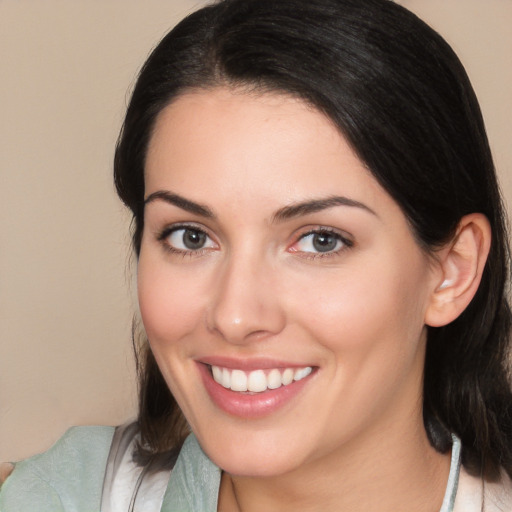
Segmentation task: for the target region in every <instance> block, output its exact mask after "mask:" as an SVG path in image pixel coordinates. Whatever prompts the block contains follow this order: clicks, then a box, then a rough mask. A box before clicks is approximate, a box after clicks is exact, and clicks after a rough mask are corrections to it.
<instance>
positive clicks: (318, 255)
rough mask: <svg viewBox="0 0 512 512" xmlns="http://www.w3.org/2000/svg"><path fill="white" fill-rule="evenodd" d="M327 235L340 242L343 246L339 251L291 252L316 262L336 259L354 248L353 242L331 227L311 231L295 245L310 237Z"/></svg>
mask: <svg viewBox="0 0 512 512" xmlns="http://www.w3.org/2000/svg"><path fill="white" fill-rule="evenodd" d="M325 234H327V235H331V236H334V237H335V239H336V241H337V242H340V243H341V244H342V246H341V247H340V248H339V249H336V250H332V251H326V252H308V251H296V250H291V252H296V253H297V255H299V256H300V257H301V258H306V259H311V260H315V259H323V258H335V257H337V256H340V255H341V254H342V253H343V252H345V251H346V250H347V249H350V248H351V247H353V246H354V242H353V241H352V240H350V239H348V238H347V237H345V236H343V235H342V234H341V233H339V232H338V231H337V230H335V229H333V228H329V227H318V228H315V229H311V230H309V231H307V232H305V233H303V234H301V235H300V237H299V238H298V239H297V241H296V242H294V243H293V245H297V244H298V243H299V242H300V241H301V240H305V239H306V238H307V237H308V236H311V235H325ZM293 245H292V247H293ZM289 250H290V249H289Z"/></svg>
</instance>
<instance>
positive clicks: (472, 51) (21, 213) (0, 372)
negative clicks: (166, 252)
mask: <svg viewBox="0 0 512 512" xmlns="http://www.w3.org/2000/svg"><path fill="white" fill-rule="evenodd" d="M199 3H200V1H199V0H197V1H194V0H145V1H144V2H142V1H138V2H136V1H135V0H102V1H100V0H88V1H86V0H80V1H79V0H76V1H73V2H70V1H65V0H0V112H1V123H0V461H1V460H15V459H19V458H22V457H26V456H28V455H30V454H32V453H35V452H38V451H41V450H44V449H46V448H47V447H48V446H49V445H50V444H51V443H52V442H53V441H54V440H56V439H57V438H58V437H59V436H60V435H61V434H62V433H63V431H64V430H65V429H66V428H67V427H68V426H71V425H74V424H94V423H100V424H117V423H120V422H122V421H124V420H126V419H128V418H130V417H132V416H133V415H134V413H135V402H136V401H135V395H134V389H135V385H134V380H133V361H132V356H131V341H130V319H131V311H132V305H131V302H132V301H131V298H130V297H131V294H132V292H131V291H130V282H131V277H130V271H129V269H128V266H127V262H128V254H129V246H128V236H127V226H128V222H127V216H126V215H125V214H124V213H123V208H122V207H121V205H120V204H119V202H118V200H117V198H116V197H115V193H114V191H113V186H112V179H111V160H112V152H113V147H114V142H115V139H116V136H117V132H118V130H119V127H120V123H121V120H122V115H123V110H124V107H125V103H126V97H127V91H128V90H129V89H130V86H131V84H132V83H133V79H134V76H135V73H136V70H137V69H138V67H139V66H140V65H141V64H142V62H143V60H144V57H145V56H146V55H147V53H148V51H149V50H150V48H151V47H152V46H153V45H154V44H155V43H156V42H157V41H158V40H159V38H160V37H161V36H162V35H163V34H164V33H165V32H166V31H167V29H168V28H169V27H171V26H172V25H173V24H174V23H175V22H176V21H177V20H178V19H180V18H181V17H182V16H183V15H184V14H186V13H187V12H189V11H190V10H192V9H193V8H194V6H195V5H198V4H199ZM401 3H403V4H404V5H405V6H407V7H409V8H410V9H412V10H413V11H416V12H417V13H418V14H419V15H420V16H421V17H423V19H425V20H426V21H428V22H429V23H430V24H432V25H433V26H434V27H435V28H437V30H438V31H440V32H441V33H442V34H443V35H444V36H445V37H446V38H447V40H448V41H449V42H450V43H451V44H452V45H453V47H454V48H455V50H456V51H457V52H458V53H459V55H460V57H461V58H462V60H463V62H464V63H465V64H466V67H467V69H468V72H469V74H470V76H471V78H472V80H473V83H474V86H475V89H476V91H477V94H478V96H479V98H480V101H481V105H482V109H483V112H484V116H485V119H486V121H487V127H488V132H489V136H490V139H491V143H492V148H493V151H494V155H495V158H496V162H497V166H498V169H499V173H500V175H501V182H502V185H503V188H504V189H505V195H506V198H507V202H508V203H509V204H512V147H511V146H512V144H511V143H510V140H509V139H510V137H511V134H512V94H511V91H512V66H511V54H512V31H511V30H510V26H512V0H402V2H401Z"/></svg>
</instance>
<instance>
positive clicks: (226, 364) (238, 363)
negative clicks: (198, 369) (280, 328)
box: [196, 356, 313, 371]
mask: <svg viewBox="0 0 512 512" xmlns="http://www.w3.org/2000/svg"><path fill="white" fill-rule="evenodd" d="M196 361H197V362H198V363H203V364H207V365H210V366H220V367H222V368H229V369H233V370H245V371H252V370H266V369H272V368H305V367H307V366H313V365H311V364H307V363H296V362H291V361H284V360H281V359H274V358H268V357H251V358H245V359H241V358H234V357H227V356H207V357H201V358H198V359H196Z"/></svg>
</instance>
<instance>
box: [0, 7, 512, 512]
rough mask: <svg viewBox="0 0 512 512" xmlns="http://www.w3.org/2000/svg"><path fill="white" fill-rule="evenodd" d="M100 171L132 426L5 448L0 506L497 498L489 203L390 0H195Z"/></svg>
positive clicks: (504, 492) (499, 302) (447, 55)
mask: <svg viewBox="0 0 512 512" xmlns="http://www.w3.org/2000/svg"><path fill="white" fill-rule="evenodd" d="M115 181H116V185H117V190H118V193H119V196H120V197H121V199H122V200H123V201H124V203H125V204H126V205H127V206H128V207H129V208H130V209H131V211H132V212H133V215H134V225H133V226H134V230H133V243H134V249H135V252H136V254H137V257H138V297H139V305H140V313H141V318H142V322H143V325H144V333H145V336H144V337H146V336H147V342H146V341H145V340H144V341H143V342H142V343H141V345H140V347H138V351H139V352H138V354H139V370H140V413H139V419H138V422H137V423H136V424H133V425H128V426H124V427H122V428H118V429H117V430H116V431H115V433H114V432H113V431H112V430H111V429H108V428H101V427H99V428H96V429H90V428H89V429H78V430H74V431H71V432H70V433H68V434H67V435H66V436H65V437H64V438H63V440H61V441H60V442H59V443H58V444H57V445H56V447H54V448H53V449H52V450H50V451H49V452H48V453H47V454H43V455H42V456H39V457H38V458H35V459H34V460H29V461H26V462H24V463H21V464H20V465H19V466H18V467H17V469H16V470H15V471H14V473H13V475H12V476H11V477H9V479H8V480H7V484H6V485H5V487H4V488H3V496H2V500H3V507H4V508H3V509H2V510H7V511H8V510H16V508H15V507H16V506H18V507H19V503H20V502H23V506H24V507H25V508H23V506H21V508H18V509H20V510H24V509H25V510H26V509H27V508H30V509H31V510H95V509H99V508H100V507H101V510H103V511H108V510H160V509H161V510H173V511H183V510H193V511H198V510H205V511H210V510H211V511H213V510H219V511H238V510H243V511H247V510H280V511H281V510H288V509H291V508H293V509H294V510H296V509H299V510H323V511H327V510H350V511H358V510H366V511H367V510H380V511H388V510H389V511H391V510H393V511H397V510H408V511H409V510H414V511H438V510H441V511H442V512H446V511H452V510H455V511H465V512H467V511H472V510H483V509H484V507H485V510H487V511H488V510H510V509H512V497H511V491H510V481H509V476H510V475H511V474H512V453H511V450H510V436H511V431H512V430H511V427H512V424H511V421H512V420H511V417H512V415H511V412H512V411H511V405H510V404H511V397H510V385H509V382H508V379H507V375H508V368H507V359H506V355H507V352H508V344H509V331H510V312H509V308H508V304H507V301H506V298H505V283H506V281H507V278H508V246H507V240H506V233H505V228H504V215H503V212H502V207H501V200H500V196H499V191H498V187H497V183H496V178H495V175H494V168H493V164H492V159H491V156H490V151H489V147H488V143H487V139H486V135H485V130H484V127H483V122H482V118H481V114H480V110H479V107H478V104H477V101H476V98H475V97H474V93H473V91H472V88H471V85H470V83H469V81H468V79H467V76H466V74H465V72H464V70H463V68H462V66H461V64H460V62H459V61H458V59H457V58H456V56H455V55H454V54H453V52H452V51H451V49H450V48H449V47H448V45H447V44H446V43H445V42H444V41H443V40H442V39H441V38H440V37H439V36H438V35H437V34H436V33H434V32H433V31H432V30H431V29H429V28H428V27H427V26H426V25H425V24H423V23H422V22H421V21H420V20H418V19H417V18H416V17H415V16H414V15H412V14H411V13H409V12H408V11H406V10H405V9H403V8H401V7H399V6H397V5H395V4H394V3H392V2H390V1H389V0H357V1H356V0H313V1H311V0H281V1H279V2H274V1H272V0H224V1H221V2H219V3H217V4H214V5H212V6H209V7H205V8H203V9H201V10H199V11H197V12H196V13H194V14H192V15H191V16H190V17H188V18H187V19H185V20H184V21H183V22H182V23H180V24H179V25H178V26H177V27H176V28H175V29H174V30H173V31H172V32H171V33H170V34H168V35H167V36H166V37H165V38H164V40H163V41H162V42H161V43H160V45H159V46H158V47H157V48H156V49H155V50H154V51H153V53H152V55H151V56H150V57H149V59H148V61H147V62H146V64H145V65H144V67H143V69H142V71H141V74H140V76H139V79H138V82H137V85H136V87H135V90H134V93H133V97H132V99H131V102H130V105H129V107H128V111H127V115H126V119H125V123H124V126H123V130H122V133H121V135H120V138H119V143H118V147H117V150H116V157H115ZM190 431H192V432H193V434H192V435H190V436H188V437H187V435H188V434H189V432H190ZM185 438H186V441H184V440H185ZM461 447H462V448H461ZM461 461H462V467H461V466H460V463H461ZM37 507H39V508H37Z"/></svg>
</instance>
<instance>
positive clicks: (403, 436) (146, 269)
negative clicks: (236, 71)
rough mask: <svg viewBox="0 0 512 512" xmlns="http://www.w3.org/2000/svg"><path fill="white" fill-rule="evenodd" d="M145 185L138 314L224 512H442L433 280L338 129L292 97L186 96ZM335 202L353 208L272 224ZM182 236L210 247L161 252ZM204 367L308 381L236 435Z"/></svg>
mask: <svg viewBox="0 0 512 512" xmlns="http://www.w3.org/2000/svg"><path fill="white" fill-rule="evenodd" d="M145 172H146V175H145V179H146V197H147V198H149V197H151V196H152V200H150V201H149V202H148V203H147V204H146V208H145V227H144V232H143V238H142V246H141V252H140V259H139V266H138V296H139V304H140V311H141V314H142V319H143V322H144V326H145V329H146V332H147V335H148V339H149V341H150V344H151V348H152V350H153V352H154V354H155V357H156V360H157V362H158V365H159V367H160V369H161V371H162V374H163V376H164V378H165V379H166V382H167V383H168V385H169V387H170V389H171V391H172V393H173V394H174V396H175V397H176V399H177V401H178V403H179V405H180V407H181V409H182V411H183V412H184V414H185V416H186V418H187V420H188V422H189V423H190V426H191V428H192V430H193V432H194V433H195V434H196V436H197V438H198V439H199V442H200V443H201V446H202V447H203V449H204V450H205V452H206V453H207V454H208V455H209V457H210V458H211V459H212V460H213V461H214V462H215V463H216V464H218V465H219V466H220V467H221V468H222V469H223V470H224V473H223V478H222V483H221V491H220V495H219V510H224V511H227V510H230V511H231V510H244V511H247V510H280V511H286V510H294V511H295V510H303V511H304V510H322V511H329V510H337V511H339V510H350V511H352V512H357V511H359V510H361V511H362V510H364V511H368V510H379V511H388V510H389V511H394V512H396V511H400V510H404V511H405V510H408V511H410V510H415V511H437V510H439V508H440V505H441V501H442V498H443V495H444V490H445V486H446V480H447V475H448V470H449V454H446V455H441V454H439V453H437V452H435V451H434V450H433V449H432V447H431V446H430V444H429V443H428V440H427V438H426V433H425V430H424V427H423V420H422V376H423V366H424V357H425V342H426V327H425V323H426V317H427V316H428V315H429V314H432V308H433V307H434V306H433V303H434V302H435V301H434V299H433V297H434V296H435V293H436V290H438V289H439V286H440V285H441V283H442V282H443V279H444V275H443V271H442V268H441V265H438V264H436V262H435V261H434V260H433V259H432V257H430V256H429V255H427V254H425V252H424V251H423V250H422V249H421V248H420V247H419V246H418V244H417V243H416V242H415V240H414V237H413V235H412V233H411V230H410V228H409V225H408V223H407V220H406V218H405V217H404V215H403V213H402V212H401V210H400V208H399V207H398V205H397V204H396V203H395V202H394V201H393V199H392V198H391V197H390V196H389V195H388V194H387V192H386V191H385V190H384V189H383V188H382V187H381V186H380V185H379V184H378V183H377V182H376V180H375V179H374V178H373V177H372V175H371V174H370V173H369V172H368V171H367V170H366V169H365V167H364V165H363V164H362V163H361V162H360V160H359V159H358V158H357V157H356V155H355V154H354V153H353V151H352V150H351V148H350V147H349V145H348V144H347V142H346V141H345V140H344V138H343V137H342V136H341V135H340V133H339V132H338V130H337V129H336V128H335V127H334V126H333V124H332V123H331V122H330V121H329V120H328V119H327V118H326V117H325V116H324V115H322V114H321V113H319V112H317V111H316V110H314V109H312V108H310V107H308V106H307V105H305V104H304V103H303V102H301V101H299V100H297V99H294V98H291V97H288V96H286V95H279V94H270V93H264V94H263V93H262V94H256V93H249V92H247V91H241V90H230V89H227V88H218V89H213V90H208V91H201V92H189V93H185V94H184V95H182V96H181V97H179V98H178V99H177V100H175V101H174V102H173V103H172V104H171V105H169V106H168V107H166V108H165V109H164V110H163V111H162V112H161V113H160V115H159V117H158V119H157V123H156V126H155V130H154V133H153V136H152V139H151V141H150V145H149V148H148V154H147V160H146V169H145ZM161 192H165V193H171V194H177V195H179V196H180V197H182V198H186V199H187V200H188V201H193V202H194V203H197V204H200V205H203V206H205V207H207V208H208V210H209V211H210V213H212V214H213V216H210V217H206V216H204V215H201V214H199V213H198V212H196V213H192V212H190V211H187V210H186V209H184V208H183V207H180V206H177V205H175V204H170V203H169V202H167V201H166V200H164V199H162V198H161V197H160V198H159V197H157V196H155V193H161ZM332 196H341V197H344V198H348V199H349V200H350V201H353V202H357V204H356V205H355V206H354V205H352V206H347V205H334V206H331V207H329V208H324V209H321V210H320V211H315V212H309V213H305V214H304V212H302V213H303V214H301V212H295V213H298V214H297V215H295V216H292V217H290V218H278V219H276V213H277V212H281V213H282V211H283V209H284V208H287V207H289V206H291V205H295V204H297V203H301V202H304V201H311V200H318V199H326V198H330V197H332ZM277 217H279V215H277ZM183 223H185V224H190V225H192V226H193V228H194V229H200V230H202V231H204V232H205V233H206V234H207V235H208V237H207V238H206V243H205V245H204V247H203V248H201V249H200V250H196V251H190V250H189V251H188V252H184V250H183V248H181V249H180V245H179V242H180V235H181V234H182V233H183V232H178V231H175V232H174V235H173V236H172V237H171V236H168V235H166V236H164V237H163V236H162V233H164V234H165V233H166V230H167V231H168V230H169V228H171V229H172V228H173V227H176V226H177V225H180V226H181V225H182V224H183ZM321 228H322V229H324V230H326V229H328V230H330V231H333V232H334V233H336V236H338V235H339V236H340V239H339V243H337V244H336V250H334V251H332V252H328V253H318V252H317V251H316V250H315V247H314V246H313V244H311V237H309V238H308V237H307V236H306V235H307V233H309V232H311V230H312V229H313V230H314V229H321ZM342 240H347V243H343V241H342ZM181 247H183V246H181ZM170 248H171V250H170ZM172 249H174V252H172ZM176 251H178V252H176ZM444 293H446V292H444ZM436 307H438V304H437V306H436ZM211 356H226V357H232V358H236V359H242V360H246V359H251V358H255V357H266V358H275V359H279V360H284V361H289V362H290V363H293V364H296V365H299V366H313V367H314V368H315V371H314V372H313V374H312V375H311V376H310V377H309V378H308V380H307V382H306V384H305V385H304V387H303V389H302V390H301V392H300V393H299V394H298V395H297V396H295V397H294V398H293V399H292V400H291V401H289V402H287V403H286V404H285V405H284V406H283V407H281V408H280V409H278V410H277V411H275V412H273V413H272V414H270V415H267V416H265V417H262V418H257V419H250V420H247V419H244V418H239V417H236V416H234V415H230V414H227V413H226V412H224V411H222V410H221V409H220V408H219V407H218V406H216V405H215V404H214V403H213V402H212V400H211V399H210V397H209V395H208V393H207V392H206V390H205V388H204V385H203V383H202V380H201V378H200V376H199V372H198V369H197V361H198V360H199V361H200V360H201V359H203V358H207V357H211Z"/></svg>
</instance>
